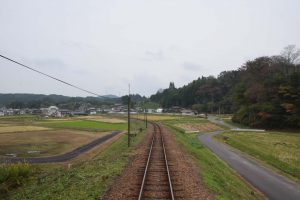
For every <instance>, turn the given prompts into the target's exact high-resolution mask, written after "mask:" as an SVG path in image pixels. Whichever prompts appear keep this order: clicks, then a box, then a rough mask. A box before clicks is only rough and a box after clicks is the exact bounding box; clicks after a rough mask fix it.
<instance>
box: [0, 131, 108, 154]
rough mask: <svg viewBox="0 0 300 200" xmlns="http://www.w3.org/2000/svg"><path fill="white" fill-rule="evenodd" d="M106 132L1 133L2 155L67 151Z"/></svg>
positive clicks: (0, 152) (0, 149) (0, 150)
mask: <svg viewBox="0 0 300 200" xmlns="http://www.w3.org/2000/svg"><path fill="white" fill-rule="evenodd" d="M106 134H109V133H108V132H106V133H103V132H102V133H101V132H85V131H70V130H56V131H32V132H16V133H2V134H0V146H1V148H0V156H5V155H6V154H16V156H17V157H40V156H50V155H57V154H62V153H66V152H68V151H70V150H72V149H75V148H77V147H79V146H82V145H84V144H87V143H89V142H91V141H92V140H94V139H96V138H99V137H103V136H105V135H106Z"/></svg>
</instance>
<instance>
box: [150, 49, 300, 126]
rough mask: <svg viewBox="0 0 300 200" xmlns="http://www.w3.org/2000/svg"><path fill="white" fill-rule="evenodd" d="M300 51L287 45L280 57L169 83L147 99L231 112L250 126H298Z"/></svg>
mask: <svg viewBox="0 0 300 200" xmlns="http://www.w3.org/2000/svg"><path fill="white" fill-rule="evenodd" d="M299 54H300V53H299V50H298V51H297V50H296V49H295V47H294V46H292V47H291V46H288V47H287V48H286V49H285V51H284V52H283V54H282V55H281V56H272V57H259V58H256V59H255V60H252V61H248V62H246V63H245V64H244V65H243V66H241V67H240V68H239V69H237V70H232V71H224V72H222V73H220V74H219V76H218V77H213V76H209V77H201V78H198V79H197V80H194V81H192V82H191V83H189V84H188V85H186V86H183V87H181V88H175V85H174V83H170V86H169V88H168V89H165V90H163V91H161V92H157V93H156V94H155V95H152V96H151V97H150V99H151V100H152V101H154V102H157V103H160V104H161V105H162V106H163V107H171V106H182V107H190V108H193V109H194V110H197V111H198V112H214V113H218V112H221V113H234V117H233V120H234V121H236V122H239V123H242V124H246V125H249V126H251V127H265V128H286V127H294V128H299V127H300V65H299V64H295V63H296V60H297V58H298V57H299Z"/></svg>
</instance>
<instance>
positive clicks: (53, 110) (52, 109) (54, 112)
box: [48, 106, 61, 117]
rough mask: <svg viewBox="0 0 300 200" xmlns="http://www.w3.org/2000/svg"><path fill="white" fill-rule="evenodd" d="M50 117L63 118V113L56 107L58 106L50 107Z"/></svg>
mask: <svg viewBox="0 0 300 200" xmlns="http://www.w3.org/2000/svg"><path fill="white" fill-rule="evenodd" d="M48 116H51V117H61V113H60V111H59V109H58V107H56V106H50V107H49V108H48Z"/></svg>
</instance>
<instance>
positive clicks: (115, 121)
mask: <svg viewBox="0 0 300 200" xmlns="http://www.w3.org/2000/svg"><path fill="white" fill-rule="evenodd" d="M78 119H83V120H92V121H98V122H106V123H113V124H118V123H126V122H127V120H124V119H119V118H115V117H110V116H104V115H93V116H84V117H78Z"/></svg>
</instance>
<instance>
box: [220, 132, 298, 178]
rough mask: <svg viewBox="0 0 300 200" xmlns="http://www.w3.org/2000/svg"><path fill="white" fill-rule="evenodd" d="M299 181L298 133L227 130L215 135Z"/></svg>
mask: <svg viewBox="0 0 300 200" xmlns="http://www.w3.org/2000/svg"><path fill="white" fill-rule="evenodd" d="M215 137H216V138H217V139H218V140H219V141H221V142H223V143H226V144H228V145H230V146H232V147H234V148H236V149H238V150H240V151H242V152H244V153H246V154H249V155H250V156H253V157H254V158H255V159H258V160H259V161H261V162H263V163H265V164H267V165H269V166H272V167H274V168H275V169H277V170H279V172H281V174H283V175H286V176H288V177H290V178H292V179H294V180H295V181H297V182H298V183H300V134H299V133H287V132H236V131H234V132H233V131H228V132H224V133H222V134H220V135H216V136H215Z"/></svg>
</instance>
